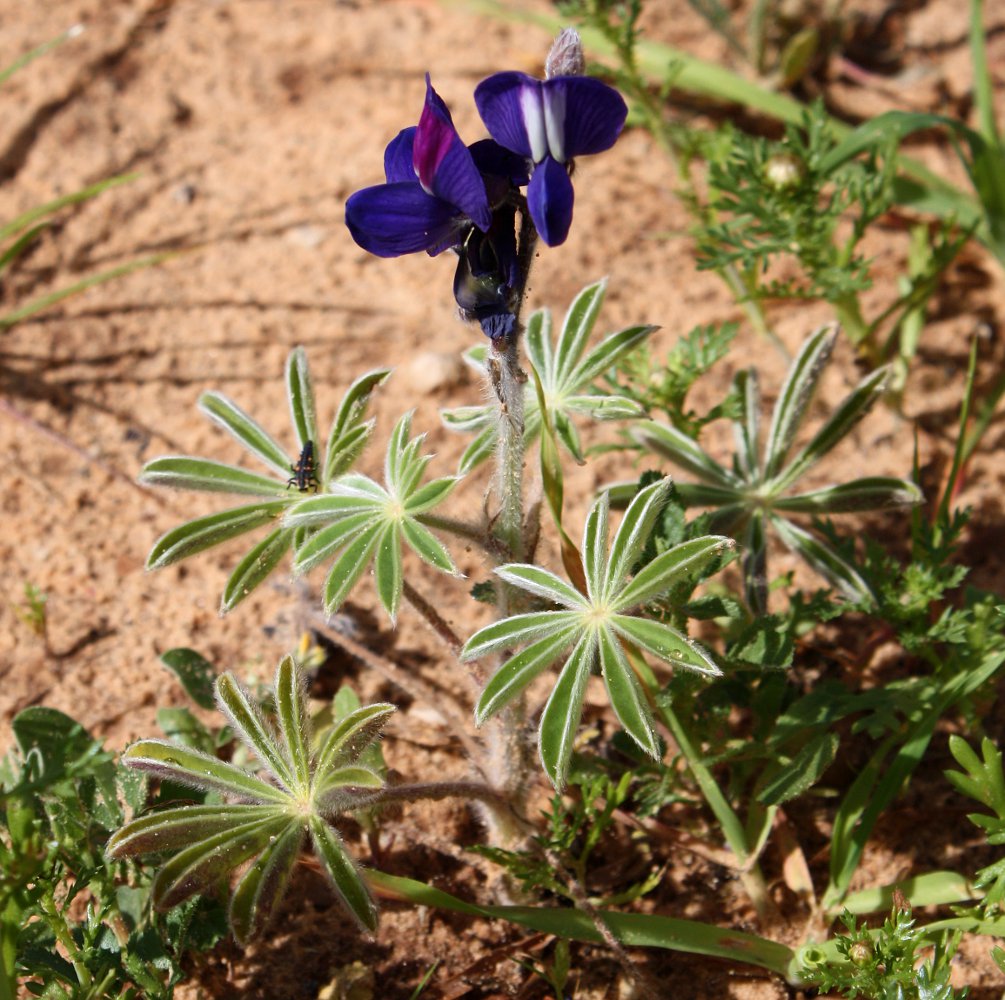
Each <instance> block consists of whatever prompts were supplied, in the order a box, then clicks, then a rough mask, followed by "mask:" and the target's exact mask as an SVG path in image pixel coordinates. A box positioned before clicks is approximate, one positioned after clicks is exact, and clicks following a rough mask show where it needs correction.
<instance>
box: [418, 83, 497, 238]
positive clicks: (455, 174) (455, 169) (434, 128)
mask: <svg viewBox="0 0 1005 1000" xmlns="http://www.w3.org/2000/svg"><path fill="white" fill-rule="evenodd" d="M412 164H413V166H414V167H415V173H416V175H417V176H418V178H419V183H420V184H421V185H422V187H423V188H424V189H425V190H426V191H427V192H429V193H430V194H432V195H435V196H436V197H437V198H440V199H441V200H443V201H446V202H449V203H450V204H452V205H456V206H457V208H458V209H460V211H461V212H462V213H463V214H464V215H466V216H467V217H468V218H469V219H471V221H472V222H474V224H475V225H476V226H477V227H478V228H479V229H481V230H482V231H483V232H484V231H485V230H486V229H488V227H489V223H490V222H491V220H492V213H491V210H490V209H489V199H488V195H487V194H486V192H485V182H484V181H483V180H482V177H481V174H479V173H478V168H477V167H476V166H475V161H474V160H473V159H472V158H471V153H469V152H468V148H467V146H465V145H464V143H463V142H462V141H461V137H460V136H459V135H458V134H457V129H455V128H454V123H453V120H452V119H451V117H450V111H449V110H448V109H447V106H446V104H444V103H443V100H442V99H441V98H440V96H439V94H437V93H436V91H435V90H433V87H432V84H431V83H430V82H429V74H428V73H427V74H426V103H425V105H424V106H423V109H422V116H421V117H420V119H419V126H418V128H417V130H416V133H415V140H414V143H413V146H412Z"/></svg>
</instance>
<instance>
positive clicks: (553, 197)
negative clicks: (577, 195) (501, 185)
mask: <svg viewBox="0 0 1005 1000" xmlns="http://www.w3.org/2000/svg"><path fill="white" fill-rule="evenodd" d="M573 198H574V194H573V190H572V180H571V179H570V178H569V172H568V170H566V168H565V165H564V164H562V163H559V162H558V161H557V160H554V159H552V158H551V157H550V156H547V157H545V159H544V161H543V162H542V163H539V164H538V165H537V166H536V167H535V168H534V173H533V174H532V175H531V178H530V184H528V185H527V208H528V210H529V211H530V217H531V218H532V219H533V220H534V225H535V226H536V227H537V232H538V235H539V236H540V237H541V239H542V240H544V242H545V243H546V244H547V245H548V246H550V247H557V246H559V245H560V244H562V243H564V242H565V238H566V236H568V235H569V226H571V225H572V202H573Z"/></svg>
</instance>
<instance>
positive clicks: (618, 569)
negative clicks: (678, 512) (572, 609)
mask: <svg viewBox="0 0 1005 1000" xmlns="http://www.w3.org/2000/svg"><path fill="white" fill-rule="evenodd" d="M669 495H670V478H669V477H667V478H666V479H661V480H659V481H658V482H655V483H651V484H650V485H649V486H647V487H645V489H642V490H639V492H638V494H637V495H636V497H635V499H634V500H632V502H631V503H630V504H629V505H628V510H626V511H625V515H624V517H623V518H622V519H621V524H620V525H618V530H617V531H616V532H615V533H614V539H613V541H612V542H611V552H610V556H609V557H608V560H607V572H606V574H605V580H604V588H603V601H604V603H610V602H611V601H613V600H614V596H615V594H617V593H618V591H619V590H620V589H621V587H622V584H623V583H624V581H625V577H627V576H628V574H629V572H630V571H631V569H632V566H633V565H634V563H635V561H636V559H638V557H639V553H640V552H641V551H642V548H643V546H644V545H645V543H646V542H647V541H648V539H649V535H650V534H651V533H652V530H653V525H654V524H655V523H656V518H657V517H659V514H660V511H661V510H662V509H663V506H664V505H665V504H666V501H667V498H668V497H669Z"/></svg>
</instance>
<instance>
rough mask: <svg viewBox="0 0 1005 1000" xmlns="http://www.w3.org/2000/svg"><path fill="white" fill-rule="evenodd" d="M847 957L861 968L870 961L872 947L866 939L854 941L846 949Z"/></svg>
mask: <svg viewBox="0 0 1005 1000" xmlns="http://www.w3.org/2000/svg"><path fill="white" fill-rule="evenodd" d="M848 958H850V959H851V964H852V965H857V966H858V967H859V968H861V967H862V966H863V965H867V964H868V963H869V962H870V961H872V947H871V946H870V944H869V942H868V941H856V942H855V943H854V944H853V945H852V946H851V947H850V948H849V949H848Z"/></svg>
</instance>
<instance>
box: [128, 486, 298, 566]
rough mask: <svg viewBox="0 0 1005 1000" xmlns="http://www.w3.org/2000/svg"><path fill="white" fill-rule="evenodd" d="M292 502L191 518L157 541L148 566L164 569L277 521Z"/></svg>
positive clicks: (255, 506)
mask: <svg viewBox="0 0 1005 1000" xmlns="http://www.w3.org/2000/svg"><path fill="white" fill-rule="evenodd" d="M288 506H289V503H288V501H275V500H273V501H272V502H270V503H256V504H248V505H247V506H245V507H234V508H232V509H230V510H224V511H221V512H220V513H218V514H208V515H207V516H206V517H199V518H196V519H195V520H194V521H187V522H186V523H185V524H181V525H179V526H178V527H177V528H172V529H171V531H169V532H167V533H166V534H164V535H161V537H160V538H158V539H157V541H156V542H154V547H153V548H152V549H151V550H150V555H149V556H147V569H161V568H162V567H163V566H170V565H171V564H172V563H176V562H179V561H180V560H182V559H187V558H188V557H189V556H193V555H195V554H196V553H197V552H203V551H205V550H206V549H209V548H212V547H213V546H214V545H219V544H220V543H222V542H226V541H229V540H230V539H231V538H236V537H237V536H238V535H243V534H245V532H248V531H254V530H255V529H256V528H260V527H261V526H262V525H263V524H274V523H275V522H276V520H277V519H278V518H279V517H280V516H282V513H283V511H284V510H286V509H287V507H288Z"/></svg>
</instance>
